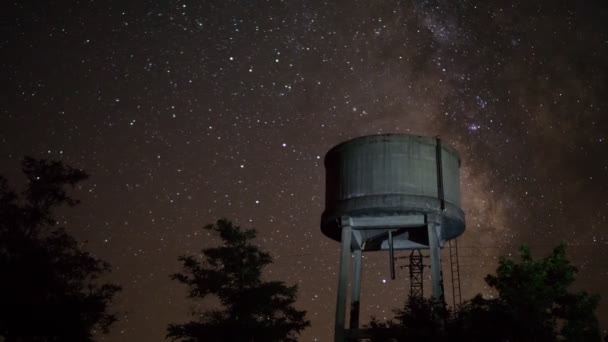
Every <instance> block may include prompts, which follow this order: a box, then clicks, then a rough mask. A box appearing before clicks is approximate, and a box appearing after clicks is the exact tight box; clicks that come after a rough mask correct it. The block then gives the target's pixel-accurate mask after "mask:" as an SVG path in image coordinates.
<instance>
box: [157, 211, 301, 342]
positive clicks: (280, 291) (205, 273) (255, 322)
mask: <svg viewBox="0 0 608 342" xmlns="http://www.w3.org/2000/svg"><path fill="white" fill-rule="evenodd" d="M205 229H207V230H210V231H212V232H215V233H217V234H219V236H220V238H221V239H222V242H223V244H222V245H221V246H219V247H214V248H206V249H203V250H202V255H203V258H204V260H201V261H198V258H197V257H195V256H182V257H180V258H179V261H181V262H182V264H183V273H177V274H174V275H172V276H171V278H172V279H174V280H177V281H179V282H180V283H183V284H185V285H187V286H188V288H189V297H190V298H199V299H202V298H206V297H208V296H215V297H217V298H218V299H219V301H220V303H221V305H222V307H223V308H222V309H221V310H208V311H205V312H195V313H193V314H194V315H195V316H196V317H197V320H195V321H191V322H188V323H185V324H170V325H169V327H168V329H167V332H168V333H167V337H168V338H171V339H172V340H173V341H187V342H195V341H247V342H258V341H259V342H261V341H264V342H272V341H297V335H298V334H299V333H300V332H301V331H302V330H303V329H304V328H306V327H307V326H309V325H310V323H309V322H308V321H307V320H305V314H306V312H305V311H298V310H296V309H295V308H294V307H293V304H294V302H295V300H296V292H297V286H291V287H288V286H286V285H285V284H284V283H283V282H280V281H262V279H261V276H262V270H263V268H264V267H266V266H267V265H269V264H270V263H272V258H271V257H270V254H268V253H267V252H265V251H262V250H261V249H260V248H259V247H257V246H255V245H253V244H252V240H253V239H254V238H255V236H256V232H255V230H253V229H249V230H242V229H241V228H240V227H238V226H236V225H233V224H232V223H231V222H230V221H228V220H225V219H222V220H218V221H217V223H216V224H214V225H207V226H206V227H205Z"/></svg>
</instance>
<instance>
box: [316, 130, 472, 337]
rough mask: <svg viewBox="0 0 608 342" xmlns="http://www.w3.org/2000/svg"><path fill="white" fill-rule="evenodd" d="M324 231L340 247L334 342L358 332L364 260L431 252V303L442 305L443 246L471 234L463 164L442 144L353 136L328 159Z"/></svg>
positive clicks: (395, 136)
mask: <svg viewBox="0 0 608 342" xmlns="http://www.w3.org/2000/svg"><path fill="white" fill-rule="evenodd" d="M325 169H326V186H325V211H324V212H323V215H322V217H321V231H322V232H323V233H324V234H325V235H326V236H328V237H329V238H331V239H333V240H336V241H338V242H341V253H340V273H339V281H338V301H337V306H336V323H335V324H336V325H335V328H336V329H335V341H337V342H342V341H345V340H346V339H347V338H348V337H350V336H352V337H356V336H357V335H358V334H357V332H360V331H359V298H360V289H361V256H362V253H363V252H366V251H379V250H381V251H388V252H389V263H390V272H391V277H392V278H394V251H396V250H420V249H428V250H429V254H430V268H431V282H432V286H431V288H432V297H434V298H435V299H438V300H441V301H443V279H442V272H441V248H442V247H443V246H444V244H445V242H446V241H449V240H450V239H454V238H456V237H458V236H459V235H461V234H462V233H463V232H464V229H465V219H464V213H463V211H462V210H461V208H460V174H459V169H460V158H459V156H458V152H457V151H456V150H455V149H453V148H451V147H450V146H448V145H445V144H443V143H442V142H441V140H440V139H437V138H429V137H422V136H415V135H406V134H383V135H371V136H364V137H359V138H355V139H352V140H349V141H346V142H343V143H341V144H339V145H337V146H335V147H333V148H332V149H331V150H329V152H327V155H326V156H325ZM351 259H352V260H353V283H352V286H351V289H352V293H351V312H350V329H348V330H347V329H346V327H345V316H346V304H347V303H346V298H347V292H348V291H347V290H348V280H349V273H350V272H349V263H350V260H351Z"/></svg>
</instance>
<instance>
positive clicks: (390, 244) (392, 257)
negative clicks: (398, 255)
mask: <svg viewBox="0 0 608 342" xmlns="http://www.w3.org/2000/svg"><path fill="white" fill-rule="evenodd" d="M388 254H389V258H390V260H389V265H390V268H391V279H393V280H395V252H394V250H393V231H391V230H389V231H388Z"/></svg>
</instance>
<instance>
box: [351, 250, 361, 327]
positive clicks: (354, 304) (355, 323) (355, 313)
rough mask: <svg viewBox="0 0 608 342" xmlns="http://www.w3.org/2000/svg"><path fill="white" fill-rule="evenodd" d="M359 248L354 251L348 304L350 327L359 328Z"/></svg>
mask: <svg viewBox="0 0 608 342" xmlns="http://www.w3.org/2000/svg"><path fill="white" fill-rule="evenodd" d="M362 254H363V252H362V251H361V250H360V249H356V250H355V251H354V259H353V273H354V274H353V278H354V280H353V292H352V296H351V297H352V298H351V304H350V328H351V329H359V309H360V307H361V304H360V298H361V256H362Z"/></svg>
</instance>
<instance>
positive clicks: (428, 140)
mask: <svg viewBox="0 0 608 342" xmlns="http://www.w3.org/2000/svg"><path fill="white" fill-rule="evenodd" d="M381 137H408V138H415V139H418V140H421V141H425V142H426V143H428V144H429V145H435V138H433V137H428V136H423V135H418V134H406V133H382V134H370V135H363V136H359V137H355V138H352V139H349V140H346V141H343V142H341V143H339V144H337V145H335V146H334V147H332V148H330V149H329V151H327V153H325V157H324V158H323V164H324V165H325V166H326V167H327V160H328V159H329V157H330V156H331V155H333V154H335V153H338V150H340V149H342V148H343V147H344V146H346V145H350V144H354V143H358V142H360V141H364V140H372V139H378V138H381ZM441 147H442V148H443V149H445V150H447V151H448V152H450V153H452V154H454V155H455V156H456V158H457V159H458V165H461V160H460V153H458V150H456V149H455V148H454V147H452V146H451V145H449V144H448V143H446V142H445V141H443V140H442V142H441Z"/></svg>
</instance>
